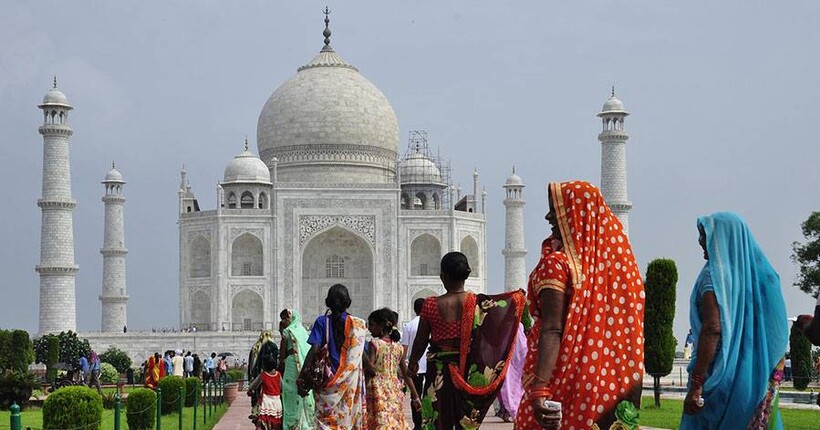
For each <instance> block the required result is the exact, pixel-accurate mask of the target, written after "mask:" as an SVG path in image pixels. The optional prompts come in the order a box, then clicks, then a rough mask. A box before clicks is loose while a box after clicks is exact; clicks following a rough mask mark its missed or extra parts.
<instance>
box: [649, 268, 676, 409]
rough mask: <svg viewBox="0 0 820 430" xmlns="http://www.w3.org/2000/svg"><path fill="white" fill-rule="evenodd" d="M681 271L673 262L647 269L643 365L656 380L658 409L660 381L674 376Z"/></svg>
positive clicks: (658, 403) (659, 404)
mask: <svg viewBox="0 0 820 430" xmlns="http://www.w3.org/2000/svg"><path fill="white" fill-rule="evenodd" d="M677 283H678V268H677V267H676V266H675V262H674V261H673V260H669V259H665V258H658V259H655V260H652V262H650V263H649V266H648V267H647V269H646V282H645V283H644V287H645V292H646V306H645V309H646V310H645V311H644V337H645V339H646V340H645V342H644V361H645V367H646V372H647V373H649V374H650V375H652V377H653V378H654V380H655V406H657V407H660V406H661V391H660V389H661V377H663V376H666V375H668V374H669V373H670V372H672V364H673V362H674V360H675V347H677V345H678V342H677V340H675V335H674V334H673V333H672V322H673V321H674V319H675V286H676V285H677Z"/></svg>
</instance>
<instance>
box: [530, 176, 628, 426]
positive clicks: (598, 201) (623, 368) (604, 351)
mask: <svg viewBox="0 0 820 430" xmlns="http://www.w3.org/2000/svg"><path fill="white" fill-rule="evenodd" d="M549 192H550V194H551V196H552V199H553V206H554V210H555V213H556V217H557V219H558V224H559V229H560V231H561V236H562V238H563V240H562V241H556V240H554V239H553V238H548V239H547V240H545V241H544V243H543V245H542V252H541V260H540V261H539V263H538V266H537V267H536V268H535V270H533V271H532V273H531V274H530V278H529V286H528V290H529V291H528V299H529V301H530V311H531V313H532V315H533V317H534V318H535V321H534V325H533V328H532V330H531V331H530V333H529V336H528V342H527V343H528V351H527V358H526V361H525V364H524V375H523V377H522V382H523V384H524V387H525V390H524V398H523V399H522V401H521V405H520V407H519V409H518V415H517V416H516V420H515V428H516V429H518V430H524V429H540V428H541V427H540V426H539V424H538V422H537V421H536V420H535V417H534V416H533V408H532V405H531V399H530V397H529V390H528V389H527V388H528V387H529V386H531V385H532V384H534V383H535V379H534V372H535V368H536V361H537V358H538V338H539V335H540V321H539V320H538V319H539V317H540V315H539V314H540V307H541V306H540V305H541V303H540V300H539V293H540V292H541V291H542V290H543V289H545V288H548V289H554V290H558V291H561V292H563V293H564V294H565V306H564V315H563V318H564V330H563V334H562V338H561V345H560V351H559V353H558V358H557V361H556V363H555V370H554V371H553V374H552V378H551V379H550V381H549V388H550V391H551V393H552V394H553V396H552V399H551V400H554V401H559V402H561V404H562V416H563V418H562V422H561V428H562V429H569V430H573V429H574V430H580V429H603V430H606V429H609V428H634V427H633V426H634V425H635V424H637V418H636V417H635V416H634V414H633V413H632V412H633V411H635V410H636V409H635V408H637V407H638V406H639V402H640V393H641V386H642V380H643V373H644V370H643V312H644V289H643V282H642V280H641V275H640V272H639V269H638V265H637V263H636V262H635V256H634V255H633V254H632V247H631V246H630V244H629V239H628V238H627V237H626V235H625V234H624V232H623V227H622V226H621V223H620V221H618V219H617V218H616V217H615V215H614V214H613V213H612V211H611V210H610V208H609V207H608V206H607V204H606V203H605V202H604V199H603V197H602V196H601V193H600V191H599V190H598V189H597V188H596V187H595V186H593V185H592V184H589V183H587V182H583V181H572V182H564V183H551V184H550V185H549ZM624 401H626V402H629V403H632V404H631V405H629V404H624V405H620V407H619V404H621V403H622V402H624ZM633 407H634V408H633ZM616 408H617V413H616Z"/></svg>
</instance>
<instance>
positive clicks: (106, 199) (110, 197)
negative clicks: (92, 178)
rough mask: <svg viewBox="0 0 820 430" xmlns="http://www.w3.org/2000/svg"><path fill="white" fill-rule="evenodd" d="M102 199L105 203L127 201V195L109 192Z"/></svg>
mask: <svg viewBox="0 0 820 430" xmlns="http://www.w3.org/2000/svg"><path fill="white" fill-rule="evenodd" d="M102 201H103V202H105V203H125V197H123V196H121V195H117V194H107V195H105V196H103V198H102Z"/></svg>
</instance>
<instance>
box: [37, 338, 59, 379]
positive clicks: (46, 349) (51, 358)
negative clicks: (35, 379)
mask: <svg viewBox="0 0 820 430" xmlns="http://www.w3.org/2000/svg"><path fill="white" fill-rule="evenodd" d="M34 358H35V360H36V361H37V362H38V363H43V364H45V365H46V381H48V382H52V383H53V382H54V380H55V379H56V378H57V369H55V368H54V365H55V364H57V363H59V362H60V338H58V337H57V335H53V334H47V335H45V336H43V337H41V338H39V339H35V340H34Z"/></svg>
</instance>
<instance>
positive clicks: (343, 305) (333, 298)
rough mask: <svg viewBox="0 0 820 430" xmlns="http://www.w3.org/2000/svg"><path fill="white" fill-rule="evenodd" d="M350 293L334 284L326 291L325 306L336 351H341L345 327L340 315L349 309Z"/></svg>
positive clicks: (342, 286) (340, 285) (339, 285)
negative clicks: (328, 314)
mask: <svg viewBox="0 0 820 430" xmlns="http://www.w3.org/2000/svg"><path fill="white" fill-rule="evenodd" d="M350 303H351V300H350V293H349V292H348V291H347V287H345V286H344V285H342V284H335V285H333V286H331V287H330V289H329V290H327V298H325V306H327V308H328V309H329V310H330V322H331V323H332V325H333V340H334V341H335V342H336V349H337V350H338V351H341V350H342V344H343V343H344V340H345V325H344V321H343V320H342V313H343V312H345V311H347V308H349V307H350Z"/></svg>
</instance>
